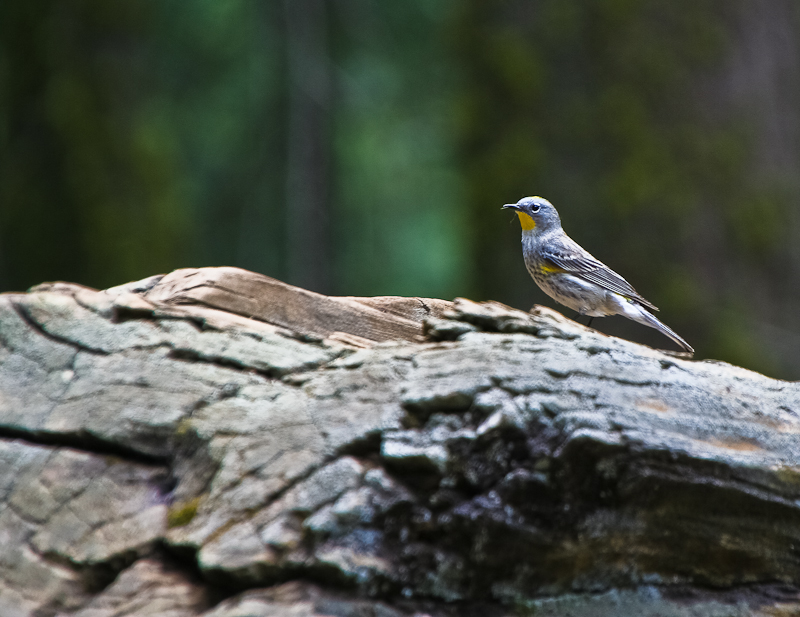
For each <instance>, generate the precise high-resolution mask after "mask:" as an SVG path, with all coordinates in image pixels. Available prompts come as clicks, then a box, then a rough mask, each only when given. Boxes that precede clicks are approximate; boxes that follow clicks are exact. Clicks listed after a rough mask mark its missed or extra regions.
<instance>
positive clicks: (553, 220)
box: [503, 197, 561, 233]
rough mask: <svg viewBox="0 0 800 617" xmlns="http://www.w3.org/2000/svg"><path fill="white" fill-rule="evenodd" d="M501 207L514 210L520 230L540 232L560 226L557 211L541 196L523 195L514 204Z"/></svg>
mask: <svg viewBox="0 0 800 617" xmlns="http://www.w3.org/2000/svg"><path fill="white" fill-rule="evenodd" d="M503 208H508V209H509V210H515V211H516V212H517V216H518V217H519V222H520V224H521V225H522V231H534V230H535V231H536V233H541V232H543V231H547V230H548V229H553V228H556V227H560V226H561V219H560V218H559V216H558V212H556V209H555V208H554V207H553V204H551V203H550V202H549V201H547V200H546V199H544V198H543V197H523V198H522V199H520V200H519V201H518V202H517V203H515V204H506V205H504V206H503Z"/></svg>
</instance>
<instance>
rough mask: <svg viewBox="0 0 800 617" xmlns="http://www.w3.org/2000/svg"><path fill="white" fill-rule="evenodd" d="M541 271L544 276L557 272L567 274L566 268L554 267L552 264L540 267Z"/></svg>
mask: <svg viewBox="0 0 800 617" xmlns="http://www.w3.org/2000/svg"><path fill="white" fill-rule="evenodd" d="M539 271H540V272H542V273H544V274H555V273H556V272H566V270H564V268H559V267H558V266H553V265H550V264H542V265H540V266H539Z"/></svg>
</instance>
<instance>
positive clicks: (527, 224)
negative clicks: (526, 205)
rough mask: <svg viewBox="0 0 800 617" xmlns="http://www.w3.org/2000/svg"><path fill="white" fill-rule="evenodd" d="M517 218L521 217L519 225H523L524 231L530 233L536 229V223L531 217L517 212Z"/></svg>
mask: <svg viewBox="0 0 800 617" xmlns="http://www.w3.org/2000/svg"><path fill="white" fill-rule="evenodd" d="M517 216H518V217H519V224H520V225H522V230H523V231H529V230H531V229H533V228H534V227H536V221H534V220H533V219H532V218H531V217H530V215H528V214H525V213H524V212H519V211H517Z"/></svg>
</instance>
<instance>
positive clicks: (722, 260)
mask: <svg viewBox="0 0 800 617" xmlns="http://www.w3.org/2000/svg"><path fill="white" fill-rule="evenodd" d="M525 195H542V196H544V197H547V198H548V199H550V200H551V201H552V202H553V203H554V204H555V205H556V207H557V208H559V210H560V212H561V215H562V219H563V221H564V226H565V229H566V230H567V232H568V233H569V234H570V235H571V236H572V237H573V238H575V239H576V240H577V241H579V242H580V243H581V244H582V245H583V246H584V247H586V248H587V249H588V250H589V251H591V252H592V253H594V254H595V255H596V256H597V257H599V258H600V259H602V260H603V261H605V262H606V263H607V264H608V265H609V266H611V267H612V268H614V269H616V270H617V271H618V272H620V273H621V274H622V275H623V276H625V277H626V278H627V279H628V280H629V281H630V282H631V283H632V284H633V285H634V286H635V287H636V288H637V289H638V290H639V291H640V292H641V293H642V294H643V295H644V296H645V297H647V298H648V299H650V300H651V301H653V302H654V303H655V304H657V305H658V306H659V307H660V308H661V309H662V311H661V313H660V317H661V318H662V319H663V320H664V321H665V322H666V323H668V324H669V325H670V326H672V327H673V328H674V329H676V330H677V331H678V332H679V333H681V334H682V335H683V336H684V337H685V338H686V339H687V340H688V341H689V342H690V343H692V345H694V346H695V348H696V349H697V350H698V357H701V358H717V359H721V360H726V361H730V362H734V363H737V364H741V365H743V366H746V367H750V368H754V369H757V370H760V371H763V372H766V373H767V374H769V375H772V376H776V377H783V378H788V379H800V4H798V3H797V2H795V1H794V0H673V1H672V2H663V1H657V0H575V1H571V2H564V1H563V0H406V1H404V2H384V1H381V0H328V1H326V0H286V1H285V2H279V1H262V0H225V1H224V2H220V1H219V0H195V1H193V2H185V1H180V2H179V1H177V0H159V1H155V0H147V1H146V0H126V1H125V2H109V1H108V0H7V1H5V2H2V3H0V291H12V290H24V289H26V288H28V287H30V286H31V285H34V284H36V283H40V282H42V281H49V280H68V281H75V282H79V283H83V284H86V285H89V286H93V287H98V288H102V287H107V286H112V285H116V284H120V283H123V282H126V281H129V280H135V279H138V278H142V277H145V276H148V275H151V274H155V273H159V272H167V271H170V270H172V269H175V268H181V267H198V266H216V265H232V266H240V267H243V268H248V269H251V270H255V271H258V272H263V273H265V274H268V275H270V276H274V277H277V278H279V279H283V280H286V281H288V282H290V283H294V284H297V285H302V286H305V287H308V288H310V289H314V290H317V291H320V292H324V293H330V294H344V295H379V294H392V295H395V294H396V295H419V296H434V297H441V298H447V299H450V298H453V297H455V296H467V297H470V298H472V299H476V300H485V299H494V300H499V301H501V302H505V303H507V304H510V305H513V306H516V307H519V308H523V309H528V308H530V306H531V305H532V304H533V303H534V302H536V303H543V304H546V305H548V306H554V303H553V302H552V301H550V300H549V299H548V298H547V297H546V296H544V294H542V293H541V292H540V291H539V290H538V289H537V288H536V287H535V286H534V284H533V282H532V281H531V280H530V278H529V277H528V275H527V273H526V272H525V269H524V266H523V263H522V257H521V253H520V247H519V225H518V223H517V222H516V220H514V219H513V217H512V216H511V215H510V214H509V213H507V212H501V210H500V206H501V205H502V204H503V203H506V202H513V201H516V200H518V199H519V198H520V197H523V196H525ZM565 312H566V314H567V315H568V316H570V317H572V314H571V312H569V311H565ZM593 325H594V326H595V327H597V328H598V329H600V330H601V331H604V332H608V333H614V334H620V335H623V336H626V337H629V338H631V339H633V340H637V341H641V342H645V343H649V344H654V345H658V346H670V343H669V341H668V340H667V339H664V338H663V337H660V336H659V335H658V334H657V333H656V332H654V331H652V332H651V331H649V330H648V329H646V328H644V327H642V326H639V325H637V324H632V323H629V322H627V321H625V320H624V319H622V318H618V317H615V318H608V319H604V320H596V321H595V322H594V324H593Z"/></svg>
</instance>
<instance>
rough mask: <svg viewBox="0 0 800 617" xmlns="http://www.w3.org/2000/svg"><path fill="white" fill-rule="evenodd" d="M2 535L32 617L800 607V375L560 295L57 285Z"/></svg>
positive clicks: (15, 585)
mask: <svg viewBox="0 0 800 617" xmlns="http://www.w3.org/2000/svg"><path fill="white" fill-rule="evenodd" d="M0 538H2V545H3V549H2V551H1V552H0V615H3V616H4V617H5V616H27V615H31V616H33V615H53V614H60V615H76V616H80V617H89V616H91V617H101V616H112V615H114V616H118V615H171V616H184V615H186V616H195V615H203V616H205V617H210V616H214V617H233V616H234V615H237V616H238V615H287V614H291V615H297V616H302V615H309V616H311V615H320V616H321V615H337V616H351V617H356V616H362V615H381V616H401V615H409V616H410V615H413V614H419V615H422V614H429V615H509V616H510V615H517V614H520V613H522V614H535V615H550V616H556V615H572V616H586V617H589V616H603V615H609V616H610V615H650V616H655V615H671V616H672V615H675V616H682V615H686V616H689V615H692V616H711V615H716V616H719V615H793V614H798V613H800V386H798V384H796V383H788V382H780V381H776V380H772V379H768V378H766V377H764V376H762V375H758V374H755V373H752V372H749V371H746V370H743V369H740V368H737V367H733V366H729V365H725V364H722V363H717V362H710V361H707V362H692V361H687V360H684V359H680V358H676V357H674V356H670V355H667V354H665V353H662V352H659V351H655V350H652V349H649V348H646V347H643V346H641V345H637V344H635V343H630V342H627V341H623V340H620V339H615V338H612V337H608V336H604V335H602V334H599V333H597V332H595V331H593V330H591V329H588V328H585V327H583V326H581V325H579V324H576V323H574V322H572V321H570V320H568V319H565V318H564V317H562V316H561V315H560V314H558V313H556V312H554V311H550V310H547V309H543V308H537V309H536V310H535V311H534V312H533V313H531V314H528V313H523V312H520V311H515V310H512V309H508V308H507V307H503V306H501V305H498V304H492V303H487V304H475V303H472V302H469V301H466V300H456V301H455V302H454V303H450V302H444V301H441V300H427V299H417V298H332V297H326V296H320V295H318V294H313V293H311V292H307V291H305V290H301V289H297V288H293V287H290V286H288V285H285V284H282V283H280V282H278V281H274V280H272V279H269V278H267V277H262V276H260V275H256V274H253V273H249V272H245V271H242V270H236V269H232V268H217V269H204V270H183V271H177V272H174V273H172V274H169V275H167V276H164V277H152V278H150V279H146V280H144V281H140V282H138V283H131V284H128V285H124V286H121V287H118V288H114V289H110V290H105V291H95V290H91V289H87V288H84V287H80V286H77V285H70V284H63V283H58V284H49V285H41V286H39V287H37V288H35V289H33V290H32V291H31V292H29V293H27V294H5V295H0ZM289 607H291V609H290V608H289Z"/></svg>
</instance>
